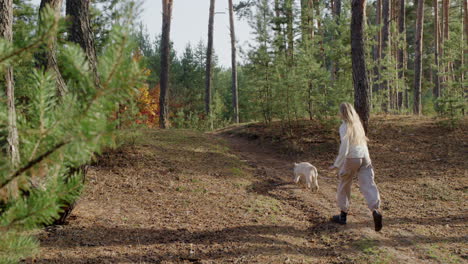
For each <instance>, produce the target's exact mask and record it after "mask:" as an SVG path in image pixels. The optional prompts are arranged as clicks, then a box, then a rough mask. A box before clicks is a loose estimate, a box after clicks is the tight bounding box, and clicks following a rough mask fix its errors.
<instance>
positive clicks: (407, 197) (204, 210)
mask: <svg viewBox="0 0 468 264" xmlns="http://www.w3.org/2000/svg"><path fill="white" fill-rule="evenodd" d="M467 123H468V122H466V119H465V121H464V122H463V125H462V127H461V128H459V129H457V130H454V131H451V130H448V129H446V128H443V127H441V126H440V125H437V123H436V121H434V120H433V119H430V118H415V117H410V116H398V117H396V116H388V117H383V116H381V117H374V118H373V119H372V121H371V127H370V135H369V138H370V140H371V141H370V143H369V147H370V153H371V157H372V161H373V165H374V167H375V172H376V182H377V185H378V187H379V189H380V192H381V197H382V211H383V215H384V228H383V230H382V231H381V232H379V233H377V232H375V231H374V230H373V222H372V217H371V215H370V213H369V211H368V209H367V207H366V205H365V202H364V199H363V197H362V195H361V194H360V193H359V188H358V186H357V183H356V181H355V183H354V185H353V194H352V209H351V212H350V216H349V217H348V224H347V225H346V226H338V225H335V224H333V223H330V221H329V218H330V216H331V215H333V214H336V213H337V212H338V209H337V207H336V203H335V191H336V184H337V180H336V176H335V172H331V171H327V170H326V168H327V167H328V166H329V165H330V164H331V163H332V162H333V159H334V157H335V155H336V152H337V148H338V143H339V138H338V134H337V132H336V130H337V128H336V127H333V128H326V127H323V126H320V125H318V124H317V122H310V121H301V122H299V123H297V124H295V125H296V129H294V133H293V135H291V134H290V133H289V134H288V133H283V131H282V130H281V127H280V124H279V123H275V124H274V125H273V126H272V127H269V128H267V127H265V126H263V125H261V124H249V125H242V126H237V127H231V128H228V129H224V130H222V131H217V132H215V133H200V132H194V131H188V130H165V131H164V130H142V131H139V132H138V134H133V135H131V136H129V137H128V138H127V142H129V143H128V144H126V145H124V146H123V147H121V148H119V149H118V150H114V151H110V152H108V153H105V154H104V155H102V156H101V157H100V158H99V160H98V162H97V163H96V164H95V165H93V166H92V168H91V169H90V171H89V173H88V179H87V180H88V183H87V187H86V190H85V193H84V195H83V197H82V198H81V200H80V202H79V204H78V206H77V208H76V209H75V210H74V212H73V214H72V216H71V217H70V220H69V223H68V224H67V225H64V226H56V227H51V228H47V229H46V230H44V231H41V233H40V234H39V235H38V237H39V239H40V241H41V254H40V255H39V256H38V257H37V258H36V259H35V260H34V262H35V263H467V262H468V228H467V226H468V225H467V221H468V211H467V203H466V201H467V198H468V197H467V194H468V177H467V171H468V170H467V161H466V160H467V157H468V155H467V154H468V153H467V146H468V142H467V141H468V138H467ZM297 161H308V162H311V163H312V164H314V165H315V166H316V167H317V168H318V170H319V185H320V191H319V192H313V191H310V190H307V189H306V188H304V186H303V185H294V184H292V183H291V181H292V168H293V162H297Z"/></svg>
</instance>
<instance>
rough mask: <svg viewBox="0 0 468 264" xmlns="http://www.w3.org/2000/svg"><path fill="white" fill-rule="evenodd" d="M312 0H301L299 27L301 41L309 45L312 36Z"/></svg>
mask: <svg viewBox="0 0 468 264" xmlns="http://www.w3.org/2000/svg"><path fill="white" fill-rule="evenodd" d="M313 7H314V4H313V0H301V28H302V43H303V45H305V44H306V43H307V44H308V45H311V43H310V41H311V40H312V39H313V37H314V30H313V29H314V28H313V26H314V25H313V17H314V8H313Z"/></svg>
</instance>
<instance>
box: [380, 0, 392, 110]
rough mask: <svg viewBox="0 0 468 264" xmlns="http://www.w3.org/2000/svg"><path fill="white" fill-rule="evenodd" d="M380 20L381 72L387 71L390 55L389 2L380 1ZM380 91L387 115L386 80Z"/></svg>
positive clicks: (385, 0) (387, 89)
mask: <svg viewBox="0 0 468 264" xmlns="http://www.w3.org/2000/svg"><path fill="white" fill-rule="evenodd" d="M382 3H383V5H382V19H383V27H382V60H383V65H382V67H381V69H382V72H386V71H387V66H386V65H385V64H386V62H387V60H388V57H387V56H390V54H388V53H389V52H388V51H389V50H390V49H389V37H390V0H382ZM381 90H382V92H383V93H384V102H383V108H384V111H385V112H386V113H387V112H388V110H389V108H390V89H389V84H388V78H385V80H383V82H382V85H381Z"/></svg>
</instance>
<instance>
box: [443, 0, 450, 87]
mask: <svg viewBox="0 0 468 264" xmlns="http://www.w3.org/2000/svg"><path fill="white" fill-rule="evenodd" d="M442 8H443V21H442V24H443V31H442V36H443V37H442V43H445V41H447V40H448V39H449V37H450V36H449V32H450V31H449V15H450V0H442ZM445 49H446V48H445V45H442V50H443V51H442V52H445ZM443 68H444V71H445V74H444V82H447V81H449V80H450V62H448V63H445V65H443Z"/></svg>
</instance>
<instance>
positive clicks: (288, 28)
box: [285, 0, 294, 64]
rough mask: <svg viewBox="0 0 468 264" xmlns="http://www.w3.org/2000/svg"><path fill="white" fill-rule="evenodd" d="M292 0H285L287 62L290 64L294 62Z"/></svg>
mask: <svg viewBox="0 0 468 264" xmlns="http://www.w3.org/2000/svg"><path fill="white" fill-rule="evenodd" d="M292 2H293V0H285V11H286V21H287V24H286V31H287V38H288V49H287V55H288V61H289V63H290V64H292V63H293V61H294V15H293V3H292Z"/></svg>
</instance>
